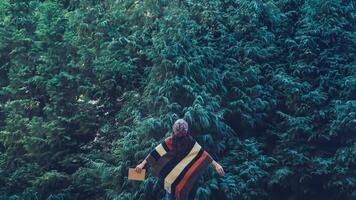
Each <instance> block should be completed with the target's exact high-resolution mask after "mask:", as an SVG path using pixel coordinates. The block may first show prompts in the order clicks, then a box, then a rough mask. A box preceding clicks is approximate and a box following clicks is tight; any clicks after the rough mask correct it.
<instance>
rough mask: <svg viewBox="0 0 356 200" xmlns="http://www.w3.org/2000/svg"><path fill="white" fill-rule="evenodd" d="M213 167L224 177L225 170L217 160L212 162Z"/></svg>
mask: <svg viewBox="0 0 356 200" xmlns="http://www.w3.org/2000/svg"><path fill="white" fill-rule="evenodd" d="M211 164H212V165H214V167H215V169H216V171H217V172H218V173H219V174H220V175H224V174H225V172H224V169H223V168H222V167H221V165H219V163H217V162H216V161H215V160H213V162H211Z"/></svg>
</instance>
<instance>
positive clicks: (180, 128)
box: [172, 119, 188, 137]
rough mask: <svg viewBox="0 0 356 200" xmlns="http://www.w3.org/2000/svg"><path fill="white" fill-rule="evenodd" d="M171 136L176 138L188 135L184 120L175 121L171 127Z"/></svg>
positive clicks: (186, 124)
mask: <svg viewBox="0 0 356 200" xmlns="http://www.w3.org/2000/svg"><path fill="white" fill-rule="evenodd" d="M172 134H173V135H177V136H178V137H179V136H184V135H186V134H188V123H187V122H186V121H185V120H184V119H178V120H177V121H175V122H174V124H173V126H172Z"/></svg>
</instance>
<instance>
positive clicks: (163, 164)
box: [146, 136, 213, 200]
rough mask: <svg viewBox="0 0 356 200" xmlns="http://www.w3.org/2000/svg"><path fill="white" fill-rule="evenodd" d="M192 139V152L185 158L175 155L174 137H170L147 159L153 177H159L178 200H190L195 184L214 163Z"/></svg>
mask: <svg viewBox="0 0 356 200" xmlns="http://www.w3.org/2000/svg"><path fill="white" fill-rule="evenodd" d="M190 138H191V140H190V141H191V144H190V151H189V152H188V153H187V154H184V155H183V156H180V157H177V156H175V155H174V154H173V152H172V148H173V145H172V136H169V137H167V138H166V139H165V140H164V141H163V142H162V143H161V144H159V145H157V146H156V148H155V149H153V150H152V151H151V152H150V154H149V155H148V156H147V158H146V159H147V162H148V164H149V165H151V166H152V175H153V176H155V177H158V178H159V180H160V182H161V184H164V189H165V190H166V191H167V192H168V193H169V194H170V195H171V196H172V197H174V198H175V199H177V200H186V199H188V195H189V192H190V190H191V188H192V186H193V184H194V182H195V181H196V180H197V178H198V177H199V175H200V174H201V173H202V172H203V171H204V170H205V169H206V167H207V166H209V164H210V163H211V162H212V161H213V159H212V157H211V156H210V155H209V153H208V152H207V151H205V150H204V149H203V148H202V147H201V146H200V145H199V144H198V142H197V141H195V140H194V138H193V137H191V136H190Z"/></svg>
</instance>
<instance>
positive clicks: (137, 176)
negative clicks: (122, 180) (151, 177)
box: [128, 168, 146, 181]
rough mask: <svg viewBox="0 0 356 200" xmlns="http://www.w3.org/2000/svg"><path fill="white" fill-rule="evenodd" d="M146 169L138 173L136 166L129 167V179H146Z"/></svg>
mask: <svg viewBox="0 0 356 200" xmlns="http://www.w3.org/2000/svg"><path fill="white" fill-rule="evenodd" d="M145 174H146V170H145V169H142V170H141V172H140V173H137V172H136V171H135V169H134V168H129V177H128V179H129V180H136V181H143V180H145Z"/></svg>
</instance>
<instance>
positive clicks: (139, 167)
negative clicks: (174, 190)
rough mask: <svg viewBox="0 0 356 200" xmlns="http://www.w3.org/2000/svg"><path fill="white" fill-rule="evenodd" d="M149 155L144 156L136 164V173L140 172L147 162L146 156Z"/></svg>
mask: <svg viewBox="0 0 356 200" xmlns="http://www.w3.org/2000/svg"><path fill="white" fill-rule="evenodd" d="M148 156H149V155H147V156H146V158H145V159H144V160H143V161H142V162H141V163H140V164H138V165H137V166H136V168H135V171H136V172H137V173H141V171H142V169H143V168H144V167H145V165H146V163H147V158H148Z"/></svg>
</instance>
